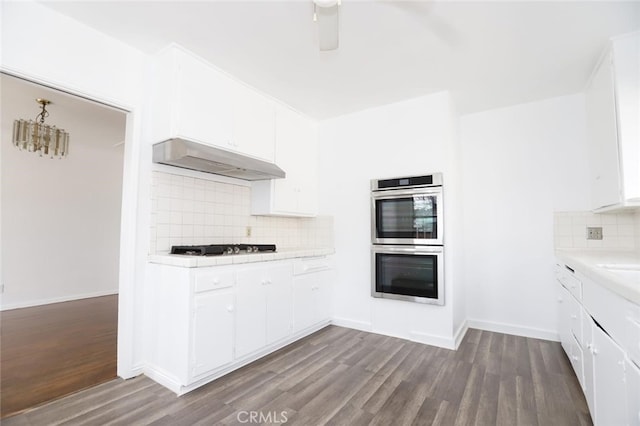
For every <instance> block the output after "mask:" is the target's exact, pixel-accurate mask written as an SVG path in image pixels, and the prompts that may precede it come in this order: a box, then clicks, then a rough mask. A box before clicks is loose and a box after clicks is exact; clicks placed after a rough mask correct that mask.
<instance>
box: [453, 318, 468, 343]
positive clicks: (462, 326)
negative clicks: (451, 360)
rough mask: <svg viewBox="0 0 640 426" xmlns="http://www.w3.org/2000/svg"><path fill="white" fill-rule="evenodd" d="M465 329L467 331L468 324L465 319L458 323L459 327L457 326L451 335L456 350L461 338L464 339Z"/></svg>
mask: <svg viewBox="0 0 640 426" xmlns="http://www.w3.org/2000/svg"><path fill="white" fill-rule="evenodd" d="M467 331H469V324H468V323H467V321H466V320H465V321H463V323H462V324H460V327H458V329H457V330H456V333H455V334H454V336H453V341H454V344H455V350H458V348H459V347H460V343H462V339H464V336H465V335H466V334H467Z"/></svg>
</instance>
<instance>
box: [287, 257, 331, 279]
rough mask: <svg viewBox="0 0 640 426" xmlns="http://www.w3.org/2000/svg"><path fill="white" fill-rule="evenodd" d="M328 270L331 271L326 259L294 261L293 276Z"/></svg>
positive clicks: (311, 258)
mask: <svg viewBox="0 0 640 426" xmlns="http://www.w3.org/2000/svg"><path fill="white" fill-rule="evenodd" d="M328 269H331V264H330V263H329V260H328V259H327V258H326V257H310V258H305V259H296V260H295V262H294V264H293V275H302V274H311V273H314V272H320V271H326V270H328Z"/></svg>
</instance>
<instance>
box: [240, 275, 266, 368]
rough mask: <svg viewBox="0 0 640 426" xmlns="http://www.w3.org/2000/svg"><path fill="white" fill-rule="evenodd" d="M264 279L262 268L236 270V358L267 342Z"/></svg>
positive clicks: (261, 346)
mask: <svg viewBox="0 0 640 426" xmlns="http://www.w3.org/2000/svg"><path fill="white" fill-rule="evenodd" d="M266 281H267V278H266V277H265V276H264V270H263V269H249V270H243V271H238V275H237V280H236V283H237V284H236V345H235V349H236V350H235V354H236V358H240V357H242V356H245V355H248V354H250V353H252V352H255V351H257V350H258V349H261V348H263V347H264V346H265V345H266V344H267V335H266V333H267V329H266V320H267V310H266V289H265V286H266Z"/></svg>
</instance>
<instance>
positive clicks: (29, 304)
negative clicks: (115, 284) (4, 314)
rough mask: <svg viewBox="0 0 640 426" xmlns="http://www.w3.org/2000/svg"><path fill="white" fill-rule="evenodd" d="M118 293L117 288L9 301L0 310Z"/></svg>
mask: <svg viewBox="0 0 640 426" xmlns="http://www.w3.org/2000/svg"><path fill="white" fill-rule="evenodd" d="M114 294H118V290H110V291H97V292H95V293H85V294H76V295H73V296H63V297H52V298H50V299H39V300H32V301H29V302H20V303H10V304H8V305H2V306H0V311H8V310H10V309H20V308H31V307H34V306H42V305H49V304H51V303H62V302H71V301H74V300H81V299H91V298H92V297H102V296H111V295H114Z"/></svg>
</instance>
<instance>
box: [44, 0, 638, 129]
mask: <svg viewBox="0 0 640 426" xmlns="http://www.w3.org/2000/svg"><path fill="white" fill-rule="evenodd" d="M45 4H46V5H47V6H48V7H51V8H53V9H55V10H57V11H59V12H61V13H63V14H65V15H69V16H71V17H73V18H75V19H77V20H79V21H81V22H84V23H85V24H87V25H89V26H91V27H94V28H96V29H97V30H99V31H102V32H104V33H107V34H109V35H111V36H113V37H115V38H118V39H120V40H122V41H124V42H126V43H129V44H131V45H133V46H135V47H137V48H139V49H140V50H142V51H145V52H148V53H154V52H156V51H158V50H159V49H160V48H162V47H163V46H165V45H167V44H168V43H170V42H177V43H179V44H181V45H183V46H184V47H186V48H187V49H190V50H192V51H194V52H195V53H197V54H199V55H200V56H202V57H204V58H206V59H208V60H209V61H211V62H212V63H214V64H215V65H217V66H218V67H219V68H221V69H223V70H225V71H227V72H228V73H230V74H232V75H234V76H236V77H238V78H239V79H241V80H243V81H245V82H247V83H248V84H250V85H252V86H254V87H256V88H258V89H259V90H261V91H263V92H265V93H267V94H269V95H271V96H273V97H276V98H278V99H280V100H282V101H284V102H286V103H288V104H289V105H291V106H293V107H294V108H296V109H298V110H300V111H302V112H304V113H306V114H308V115H310V116H312V117H316V118H320V119H322V118H327V117H332V116H337V115H341V114H345V113H348V112H352V111H356V110H360V109H364V108H369V107H373V106H377V105H382V104H386V103H390V102H395V101H399V100H402V99H407V98H412V97H416V96H420V95H424V94H429V93H433V92H437V91H441V90H450V91H451V93H452V94H453V96H454V99H455V102H456V106H457V108H458V111H459V112H460V113H462V114H465V113H471V112H476V111H482V110H486V109H491V108H496V107H501V106H507V105H513V104H517V103H523V102H528V101H533V100H538V99H544V98H548V97H553V96H560V95H565V94H570V93H576V92H579V91H581V90H582V89H583V87H584V85H585V83H586V81H587V79H588V76H589V74H590V71H591V69H592V68H593V66H594V65H595V62H596V60H597V58H598V56H599V54H600V53H601V52H602V50H603V48H604V47H605V45H606V41H607V39H608V37H610V36H614V35H618V34H623V33H627V32H630V31H634V30H638V29H640V2H637V1H628V2H612V1H606V2H597V1H569V2H553V1H552V2H540V1H528V2H514V1H502V2H486V1H471V2H451V1H449V2H426V1H422V2H400V1H366V2H365V1H357V0H343V2H342V6H341V9H340V47H339V49H338V50H337V51H332V52H322V53H321V52H319V51H318V46H317V34H316V27H315V24H314V22H313V21H312V10H313V6H312V2H311V0H308V1H307V0H303V1H293V0H292V1H277V2H276V1H258V2H255V1H254V2H247V1H231V2H222V1H199V2H184V1H179V2H178V1H161V2H150V1H112V2H100V1H84V2H80V1H73V2H58V1H47V2H45Z"/></svg>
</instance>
